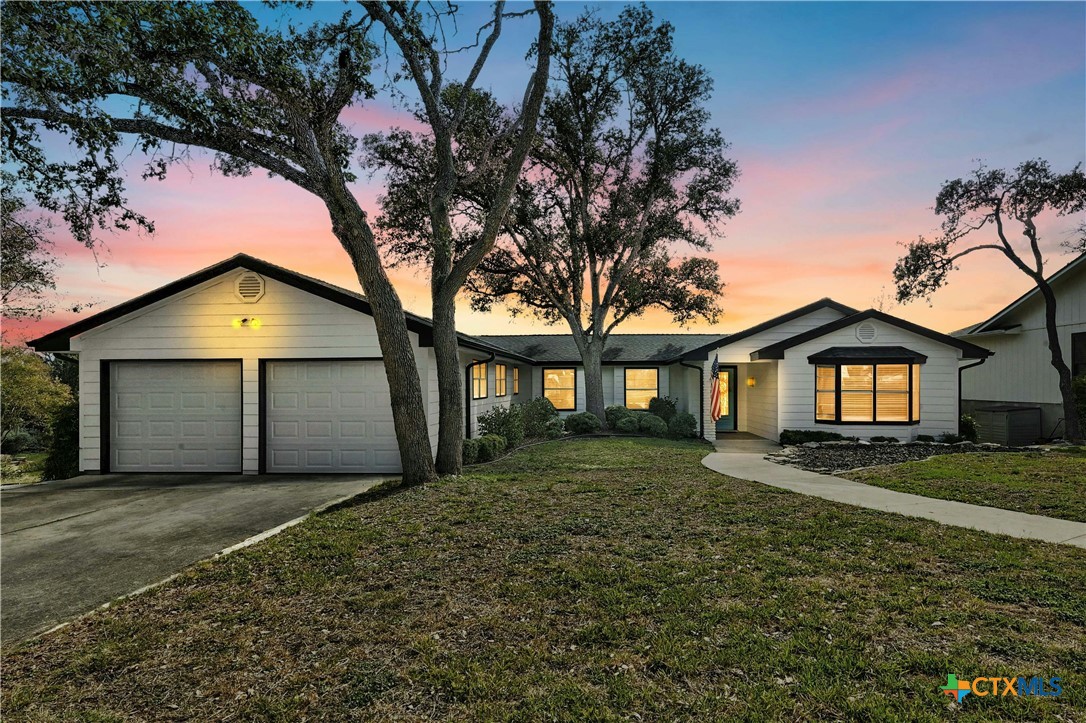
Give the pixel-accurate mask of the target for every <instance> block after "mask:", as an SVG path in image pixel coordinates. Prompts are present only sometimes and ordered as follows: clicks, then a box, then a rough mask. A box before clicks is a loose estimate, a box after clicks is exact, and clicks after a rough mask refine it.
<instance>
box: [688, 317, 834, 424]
mask: <svg viewBox="0 0 1086 723" xmlns="http://www.w3.org/2000/svg"><path fill="white" fill-rule="evenodd" d="M843 316H844V314H842V313H841V312H840V311H837V310H836V309H832V308H829V307H823V308H819V309H815V310H814V311H812V312H811V313H810V314H805V315H803V316H801V317H799V318H798V319H792V320H791V321H786V322H784V323H783V324H778V325H777V326H774V327H771V328H769V329H766V330H765V331H762V332H759V333H757V334H753V335H751V336H748V337H746V338H744V339H740V340H738V341H736V342H734V343H732V344H723V345H722V346H720V347H719V348H718V349H716V350H710V351H709V358H708V359H707V360H706V361H705V362H703V367H704V369H705V375H704V379H703V382H704V385H703V390H702V394H703V398H704V400H705V403H704V405H703V409H702V414H701V420H702V426H701V429H702V437H703V438H705V439H708V440H710V441H712V440H714V439H716V425H715V424H714V423H713V420H712V419H710V418H709V394H710V390H711V389H712V383H713V380H712V375H711V374H710V369H711V367H712V365H713V358H714V357H719V359H720V363H721V364H722V365H724V364H727V365H737V366H738V367H739V369H738V374H736V380H735V382H736V384H739V385H740V386H739V393H738V395H737V399H736V404H737V405H738V407H739V417H738V419H737V425H736V426H737V429H738V431H740V432H751V433H752V434H757V435H760V436H763V437H767V438H769V439H777V435H776V429H777V425H776V422H775V421H769V420H771V419H774V418H775V417H776V397H775V396H773V395H772V394H770V393H769V391H768V389H769V387H768V386H766V387H762V389H765V390H766V391H765V393H762V392H760V391H758V389H759V388H758V387H757V386H755V389H754V390H750V391H747V390H746V383H747V377H748V376H752V375H753V376H755V377H758V376H760V375H763V374H764V375H768V374H770V372H768V371H762V365H761V364H759V365H753V364H752V363H751V361H750V355H751V353H752V352H755V351H758V350H759V349H761V348H763V347H767V346H769V345H770V344H774V343H776V342H778V341H784V340H785V339H788V338H790V337H793V336H796V335H797V334H802V333H803V332H805V331H810V330H811V329H815V328H817V327H820V326H822V325H823V324H828V323H830V322H831V321H836V320H837V319H840V318H841V317H843ZM725 341H726V340H725ZM853 341H855V337H853ZM752 368H753V371H751V369H752ZM773 383H774V384H775V378H774V382H773ZM766 384H767V385H768V384H770V382H769V379H768V376H767V379H766ZM752 397H753V398H754V399H753V401H754V404H755V405H757V407H758V408H757V409H756V410H755V413H754V415H753V416H751V414H750V411H749V409H748V408H749V406H750V404H751V401H752V399H751V398H752ZM812 414H813V412H812ZM752 421H753V424H754V427H755V429H757V430H759V431H755V429H751V428H750V427H751V423H752ZM763 432H772V433H770V434H764V433H763Z"/></svg>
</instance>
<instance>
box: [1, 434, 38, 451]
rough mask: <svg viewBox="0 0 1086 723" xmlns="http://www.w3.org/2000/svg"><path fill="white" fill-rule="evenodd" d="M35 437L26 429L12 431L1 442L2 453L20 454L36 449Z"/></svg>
mask: <svg viewBox="0 0 1086 723" xmlns="http://www.w3.org/2000/svg"><path fill="white" fill-rule="evenodd" d="M35 446H36V445H35V438H34V435H33V434H31V433H30V432H28V431H27V430H25V429H12V430H11V431H9V432H8V433H7V434H6V435H5V436H4V441H3V442H0V452H3V453H4V454H19V453H20V452H26V451H27V450H30V449H33V448H34V447H35Z"/></svg>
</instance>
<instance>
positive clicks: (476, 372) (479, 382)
mask: <svg viewBox="0 0 1086 723" xmlns="http://www.w3.org/2000/svg"><path fill="white" fill-rule="evenodd" d="M488 366H490V365H489V364H487V363H486V362H480V361H477V362H475V364H473V365H472V367H471V398H472V399H486V394H487V390H486V377H487V367H488Z"/></svg>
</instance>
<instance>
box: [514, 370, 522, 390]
mask: <svg viewBox="0 0 1086 723" xmlns="http://www.w3.org/2000/svg"><path fill="white" fill-rule="evenodd" d="M513 394H520V367H513Z"/></svg>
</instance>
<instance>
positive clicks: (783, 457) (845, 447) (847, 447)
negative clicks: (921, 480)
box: [766, 442, 1037, 472]
mask: <svg viewBox="0 0 1086 723" xmlns="http://www.w3.org/2000/svg"><path fill="white" fill-rule="evenodd" d="M809 444H812V445H816V446H806V445H798V446H792V447H785V448H784V449H782V450H781V451H780V452H773V453H772V454H769V455H767V456H766V459H768V460H770V461H771V462H776V463H777V464H783V465H787V466H789V467H798V468H800V469H805V470H808V471H811V472H844V471H846V470H851V469H861V468H864V467H877V466H879V465H884V464H901V463H902V462H918V461H921V460H925V459H927V458H929V457H933V456H935V455H937V454H963V453H971V452H1036V451H1037V449H1036V448H1028V447H1003V446H1000V445H998V444H973V443H972V442H960V443H958V444H938V443H927V442H912V443H908V444H896V443H868V444H862V443H855V442H811V443H809Z"/></svg>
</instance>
